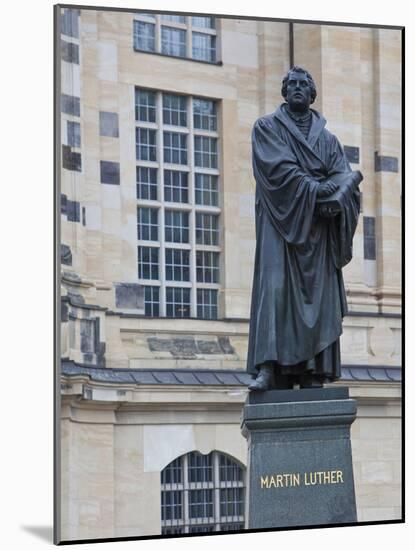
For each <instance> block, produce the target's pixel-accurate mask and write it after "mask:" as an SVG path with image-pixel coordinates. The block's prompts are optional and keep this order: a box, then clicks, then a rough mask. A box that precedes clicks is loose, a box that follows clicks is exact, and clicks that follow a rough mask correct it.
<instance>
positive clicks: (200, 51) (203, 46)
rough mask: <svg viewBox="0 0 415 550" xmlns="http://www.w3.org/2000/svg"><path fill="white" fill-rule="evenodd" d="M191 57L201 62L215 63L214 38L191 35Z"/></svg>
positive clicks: (200, 34)
mask: <svg viewBox="0 0 415 550" xmlns="http://www.w3.org/2000/svg"><path fill="white" fill-rule="evenodd" d="M192 57H193V59H199V60H202V61H211V62H212V63H213V62H214V61H215V57H216V36H211V35H210V34H203V33H200V32H193V33H192Z"/></svg>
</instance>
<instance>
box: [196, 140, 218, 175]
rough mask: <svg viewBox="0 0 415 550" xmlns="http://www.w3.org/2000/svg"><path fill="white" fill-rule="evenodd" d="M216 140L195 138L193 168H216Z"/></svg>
mask: <svg viewBox="0 0 415 550" xmlns="http://www.w3.org/2000/svg"><path fill="white" fill-rule="evenodd" d="M217 141H218V140H217V139H216V138H211V137H207V136H195V166H199V167H200V168H217V167H218V152H217Z"/></svg>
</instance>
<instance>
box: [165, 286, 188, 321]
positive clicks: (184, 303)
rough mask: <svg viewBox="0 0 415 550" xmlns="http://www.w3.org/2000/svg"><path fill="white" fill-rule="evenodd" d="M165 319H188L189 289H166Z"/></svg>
mask: <svg viewBox="0 0 415 550" xmlns="http://www.w3.org/2000/svg"><path fill="white" fill-rule="evenodd" d="M166 314H167V317H190V288H179V287H169V286H168V287H166Z"/></svg>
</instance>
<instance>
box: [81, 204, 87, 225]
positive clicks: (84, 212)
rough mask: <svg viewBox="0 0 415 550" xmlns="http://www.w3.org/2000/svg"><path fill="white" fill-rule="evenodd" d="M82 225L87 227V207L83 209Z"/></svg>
mask: <svg viewBox="0 0 415 550" xmlns="http://www.w3.org/2000/svg"><path fill="white" fill-rule="evenodd" d="M82 225H86V209H85V206H83V207H82Z"/></svg>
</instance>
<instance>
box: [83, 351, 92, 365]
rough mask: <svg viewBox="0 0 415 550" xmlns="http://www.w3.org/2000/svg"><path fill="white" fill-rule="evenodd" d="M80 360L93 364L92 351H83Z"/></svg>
mask: <svg viewBox="0 0 415 550" xmlns="http://www.w3.org/2000/svg"><path fill="white" fill-rule="evenodd" d="M82 361H83V362H84V363H86V364H88V363H89V364H92V365H93V364H95V356H94V354H93V353H83V354H82Z"/></svg>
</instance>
